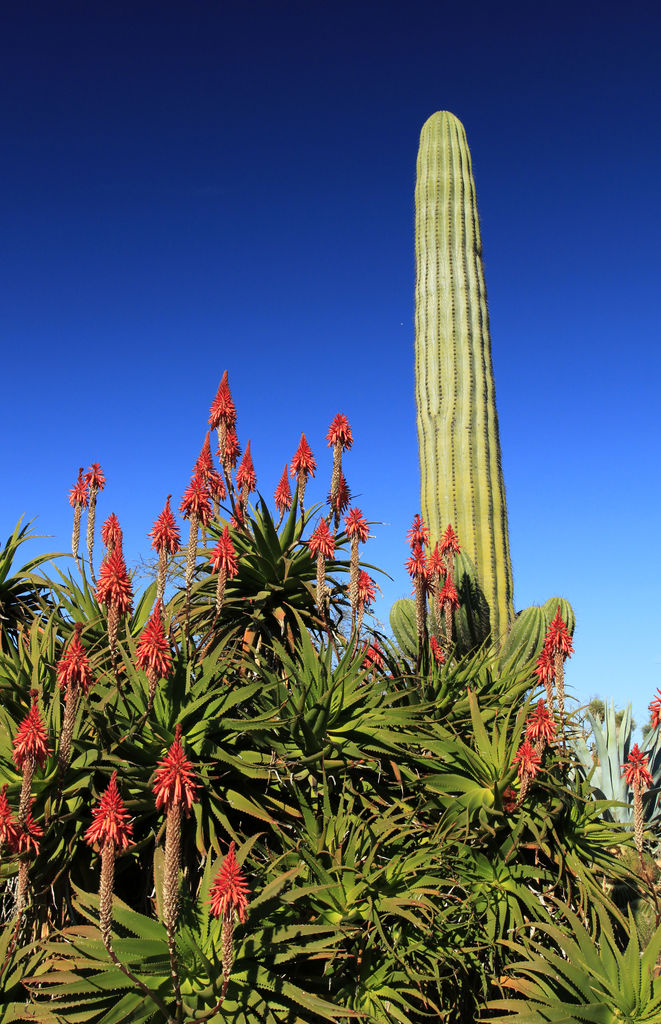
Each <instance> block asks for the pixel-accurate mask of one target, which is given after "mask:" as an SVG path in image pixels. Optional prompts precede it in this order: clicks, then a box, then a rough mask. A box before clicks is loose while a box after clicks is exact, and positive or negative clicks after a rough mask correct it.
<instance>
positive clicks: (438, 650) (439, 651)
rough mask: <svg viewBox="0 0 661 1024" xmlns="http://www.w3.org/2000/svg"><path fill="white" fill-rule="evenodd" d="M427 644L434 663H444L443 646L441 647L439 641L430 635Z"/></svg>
mask: <svg viewBox="0 0 661 1024" xmlns="http://www.w3.org/2000/svg"><path fill="white" fill-rule="evenodd" d="M429 646H430V647H431V653H432V655H433V658H434V661H435V662H436V664H437V665H444V664H445V654H444V653H443V648H442V647H441V645H440V644H439V642H438V640H437V639H436V637H435V636H430V638H429Z"/></svg>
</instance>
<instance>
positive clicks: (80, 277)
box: [0, 0, 661, 722]
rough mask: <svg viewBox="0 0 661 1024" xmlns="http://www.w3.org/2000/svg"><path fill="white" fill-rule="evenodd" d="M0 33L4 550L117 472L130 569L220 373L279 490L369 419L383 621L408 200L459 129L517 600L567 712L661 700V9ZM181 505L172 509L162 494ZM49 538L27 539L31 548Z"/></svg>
mask: <svg viewBox="0 0 661 1024" xmlns="http://www.w3.org/2000/svg"><path fill="white" fill-rule="evenodd" d="M12 7H13V9H11V10H5V11H4V12H3V19H2V20H3V31H2V42H0V48H1V50H2V53H1V54H0V56H1V57H2V61H1V64H0V76H1V78H2V88H1V89H0V104H1V105H2V121H1V123H2V136H3V138H2V153H3V155H2V160H1V161H0V192H1V194H2V197H3V202H2V203H1V204H0V218H1V223H0V247H1V251H0V259H1V260H2V265H3V275H2V280H3V285H2V289H3V295H2V303H1V313H0V317H1V322H2V348H3V358H2V367H3V373H2V380H3V389H2V391H3V435H4V444H3V449H4V451H3V482H2V486H1V487H0V536H2V537H3V539H4V537H6V536H7V535H8V534H9V533H10V532H11V530H12V528H13V526H14V524H15V522H16V520H17V519H18V517H19V516H20V515H26V516H27V517H28V518H30V517H32V516H35V515H38V517H39V518H38V520H37V523H36V526H37V527H38V529H39V530H40V532H43V533H48V534H51V535H52V540H49V541H48V542H39V544H40V545H41V547H42V548H43V547H45V549H47V550H63V551H66V550H68V549H69V545H70V535H71V509H70V507H69V505H68V501H67V496H68V491H69V489H70V488H71V487H72V486H73V483H74V481H75V478H76V473H77V470H78V467H79V466H80V465H84V466H85V467H87V466H88V465H89V464H90V463H91V462H92V461H99V462H100V463H101V465H102V467H103V469H104V471H105V473H106V475H107V477H108V485H107V488H106V491H105V492H104V493H103V495H102V497H101V501H100V506H99V517H100V519H103V518H105V517H106V516H107V515H108V514H109V513H110V512H115V513H116V514H117V515H118V517H119V519H120V521H121V523H122V525H123V527H124V532H125V537H126V551H127V555H128V558H129V561H131V560H133V561H134V562H135V561H137V559H138V557H139V556H140V555H141V554H142V555H145V556H147V555H148V554H149V542H148V540H147V537H146V534H147V532H148V530H149V529H150V527H151V525H152V523H153V520H154V518H155V517H156V515H157V514H158V513H159V512H160V510H161V508H162V507H163V503H164V499H165V497H166V495H167V494H168V493H170V492H172V494H173V495H174V500H176V502H177V504H178V502H179V500H180V497H181V494H182V493H183V490H184V488H185V487H186V484H187V482H188V480H189V477H190V474H191V470H192V466H193V462H194V460H195V458H196V456H197V454H198V452H199V450H200V447H201V445H202V441H203V439H204V433H205V430H206V420H207V416H208V408H209V405H210V402H211V400H212V398H213V396H214V393H215V390H216V387H217V384H218V381H219V379H220V376H221V374H222V372H223V370H224V369H227V370H228V371H229V378H230V385H231V388H232V393H233V395H234V399H235V402H236V405H237V409H238V415H239V419H238V431H239V437H240V440H241V441H242V442H243V443H244V444H245V441H246V440H247V439H248V438H250V439H251V441H252V445H251V447H252V452H253V457H254V461H255V466H256V470H257V475H258V486H259V487H260V489H261V490H262V491H263V493H264V494H265V495H268V496H269V497H270V496H271V495H272V493H273V490H274V488H275V486H276V484H277V482H278V479H279V477H280V474H281V473H282V468H283V465H284V463H285V461H288V460H289V459H290V458H291V455H292V454H293V452H294V450H295V448H296V445H297V443H298V439H299V437H300V433H301V431H302V430H304V431H305V433H306V436H307V437H308V440H309V442H310V444H311V446H312V448H313V451H314V453H315V455H316V456H317V459H318V462H319V467H320V468H319V471H318V475H317V482H316V489H314V490H313V492H312V496H313V497H318V498H322V497H323V496H325V494H326V493H327V490H328V484H329V480H330V467H331V453H330V450H329V449H327V448H326V443H325V441H324V435H325V433H326V431H327V429H328V425H329V423H330V421H331V419H332V418H333V416H334V415H335V414H336V413H337V412H343V413H344V414H345V415H346V416H347V417H348V419H349V421H350V423H351V425H352V428H353V431H354V438H355V443H354V448H353V449H352V451H351V452H350V453H349V455H348V456H347V458H346V462H345V469H346V474H347V479H348V482H349V485H350V487H351V489H352V491H353V493H354V494H355V495H356V499H355V500H356V503H357V504H359V505H360V507H361V508H362V509H363V511H364V513H365V515H366V516H367V518H368V519H370V520H374V521H379V522H381V523H382V524H383V525H381V526H379V527H375V529H374V539H373V540H370V542H369V544H368V546H367V548H366V549H365V557H366V559H367V560H369V561H371V562H373V563H376V564H378V565H380V566H381V567H382V568H383V569H384V570H386V571H387V572H388V573H389V574H390V575H391V576H392V577H393V581H392V582H389V581H388V580H387V579H383V580H382V581H381V585H382V587H383V592H384V599H383V602H382V604H381V605H380V606H379V614H380V616H381V617H382V618H383V619H386V618H387V611H388V608H389V607H390V605H391V604H392V601H393V600H394V599H395V598H397V597H400V596H403V595H405V594H406V593H408V591H409V581H408V577H407V576H406V573H405V570H404V560H405V559H406V557H407V549H406V541H405V534H406V530H407V529H408V526H409V524H410V521H411V519H412V517H413V514H414V513H415V512H416V511H417V510H418V508H419V502H420V498H419V469H418V455H417V437H416V428H415V400H414V390H413V292H414V275H415V264H414V253H413V189H414V184H415V160H416V153H417V146H418V138H419V133H420V128H421V126H422V124H423V122H424V121H425V120H426V118H427V117H428V116H429V115H430V114H431V113H433V112H434V111H435V110H440V109H447V110H451V111H452V112H453V113H454V114H456V115H457V117H459V118H460V120H462V121H463V123H464V125H465V127H466V131H467V135H468V141H469V145H470V148H471V153H472V158H473V168H474V174H475V180H476V187H477V196H478V206H479V212H480V218H481V225H482V238H483V245H484V257H485V271H486V281H487V290H488V296H489V307H490V315H491V334H492V346H493V360H494V368H495V375H496V395H497V402H498V411H499V419H500V430H501V444H502V450H503V467H504V473H505V483H506V488H507V500H508V509H509V526H510V543H511V550H512V557H513V564H514V581H515V604H516V607H517V608H519V609H520V608H523V607H526V606H527V605H529V604H532V603H539V602H543V601H545V600H546V599H547V598H548V597H550V596H551V595H552V594H557V593H560V594H563V595H564V596H566V597H567V598H569V600H571V602H572V603H573V605H574V608H575V611H576V616H577V628H576V635H575V648H576V653H575V655H574V657H573V659H572V662H571V665H570V667H568V681H569V683H570V684H571V685H572V686H573V689H574V692H575V694H576V696H577V697H578V698H579V699H581V700H587V699H589V697H590V696H592V695H593V694H596V693H599V694H601V695H602V696H604V697H606V698H608V697H614V698H615V700H616V702H617V703H620V704H622V703H624V702H625V701H626V700H629V699H631V700H633V704H634V715H635V717H636V718H637V719H638V721H639V722H642V721H644V720H645V719H646V717H647V716H646V706H647V703H648V702H649V700H650V699H651V697H652V696H653V693H654V690H655V688H656V687H657V686H661V653H660V652H659V644H658V637H659V633H660V630H659V620H660V618H661V600H660V597H659V583H658V581H659V577H660V575H661V542H660V540H659V514H658V510H659V506H660V505H661V485H660V483H659V458H658V439H659V433H660V431H659V427H660V426H661V423H660V419H661V416H660V413H659V406H660V404H661V403H660V402H659V383H658V382H659V378H660V371H661V355H660V354H659V353H660V347H659V334H660V331H659V327H660V316H659V302H658V291H659V284H658V282H659V278H660V270H661V267H660V263H661V257H660V255H659V244H658V240H659V236H660V233H661V203H660V200H659V178H660V171H661V139H660V134H659V127H658V110H659V108H660V106H661V75H660V73H659V68H658V52H659V41H660V37H661V31H660V30H661V14H660V13H659V10H658V5H656V4H653V3H635V2H634V3H632V4H630V5H628V6H627V7H626V8H625V7H624V6H623V5H621V4H610V3H599V4H597V3H579V4H568V3H564V2H560V3H553V4H550V3H545V2H542V3H539V4H536V5H534V6H533V5H530V4H528V3H525V4H523V3H521V4H519V3H511V4H508V3H504V4H495V3H486V2H482V3H480V2H477V3H475V4H472V5H470V6H469V5H464V6H463V7H462V8H461V9H459V5H456V4H449V3H445V2H440V0H439V2H436V3H431V2H426V0H425V2H415V0H410V2H409V3H407V4H404V3H389V2H380V3H379V2H372V3H367V2H360V0H355V2H354V3H348V2H347V3H345V2H343V0H335V2H333V3H322V2H320V0H317V2H315V0H306V2H298V0H291V2H279V0H271V2H266V0H243V2H238V0H237V2H228V3H221V2H213V3H212V2H210V0H198V2H196V3H195V4H194V5H189V4H183V3H180V4H173V3H168V2H158V3H156V2H153V3H152V2H150V0H145V2H142V3H140V4H139V5H135V4H128V3H122V2H114V3H112V4H111V3H105V2H103V3H94V2H93V3H82V2H81V3H71V2H68V0H63V2H60V3H58V4H50V3H38V2H37V3H30V2H26V3H24V4H21V5H18V4H16V5H12ZM173 505H174V501H173ZM31 550H34V551H36V550H39V546H38V544H37V543H35V545H34V546H33V548H32V549H31Z"/></svg>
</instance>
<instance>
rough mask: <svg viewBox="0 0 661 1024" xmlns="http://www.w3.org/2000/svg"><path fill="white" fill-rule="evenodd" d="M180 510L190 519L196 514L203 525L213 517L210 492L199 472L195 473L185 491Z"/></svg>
mask: <svg viewBox="0 0 661 1024" xmlns="http://www.w3.org/2000/svg"><path fill="white" fill-rule="evenodd" d="M179 511H180V512H181V514H182V515H183V517H184V519H189V518H190V516H191V515H193V514H194V515H196V516H197V519H198V521H199V522H200V523H202V525H203V526H206V525H207V523H208V522H209V520H210V519H211V516H212V514H213V513H212V509H211V502H210V500H209V492H208V490H207V488H206V485H205V483H204V480H203V479H202V477H201V476H200V474H199V473H195V475H194V476H193V479H192V480H191V482H190V483H189V485H188V487H187V488H186V490H185V491H184V496H183V498H182V499H181V505H180V506H179Z"/></svg>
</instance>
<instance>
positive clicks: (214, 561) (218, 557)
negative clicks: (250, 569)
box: [209, 526, 239, 576]
mask: <svg viewBox="0 0 661 1024" xmlns="http://www.w3.org/2000/svg"><path fill="white" fill-rule="evenodd" d="M209 561H210V562H211V567H212V569H213V571H214V572H220V571H221V569H224V570H225V572H226V573H227V575H228V576H236V575H237V574H238V572H239V564H238V562H237V559H236V551H235V549H234V544H233V543H232V538H231V537H230V531H229V527H228V526H225V528H224V530H223V532H222V533H221V535H220V537H219V538H218V543H217V544H216V546H215V548H214V549H213V551H212V552H211V558H210V559H209Z"/></svg>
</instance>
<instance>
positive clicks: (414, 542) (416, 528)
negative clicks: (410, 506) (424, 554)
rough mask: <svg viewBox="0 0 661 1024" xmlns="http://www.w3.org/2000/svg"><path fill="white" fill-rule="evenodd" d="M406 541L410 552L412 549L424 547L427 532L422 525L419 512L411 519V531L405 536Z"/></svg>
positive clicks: (427, 538)
mask: <svg viewBox="0 0 661 1024" xmlns="http://www.w3.org/2000/svg"><path fill="white" fill-rule="evenodd" d="M406 539H407V541H408V542H409V544H410V546H411V551H413V549H414V548H421V547H424V545H425V544H426V543H427V541H428V540H429V530H428V529H427V527H426V526H425V524H424V523H423V521H422V516H421V515H420V513H419V512H416V514H415V515H414V517H413V523H412V524H411V529H410V530H409V532H408V533H407V534H406Z"/></svg>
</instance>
